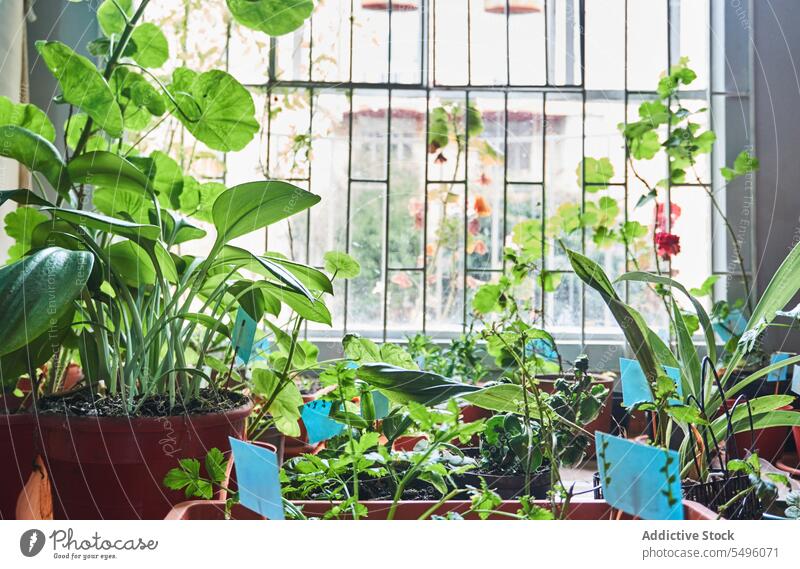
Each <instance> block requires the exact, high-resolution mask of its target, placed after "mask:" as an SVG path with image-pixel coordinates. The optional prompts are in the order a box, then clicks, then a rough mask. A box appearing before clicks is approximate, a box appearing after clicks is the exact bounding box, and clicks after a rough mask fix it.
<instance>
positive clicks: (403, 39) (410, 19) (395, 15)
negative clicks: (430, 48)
mask: <svg viewBox="0 0 800 569" xmlns="http://www.w3.org/2000/svg"><path fill="white" fill-rule="evenodd" d="M398 5H400V3H399V2H397V1H395V2H394V4H393V7H392V45H391V50H392V72H391V80H392V82H395V83H415V84H419V83H420V81H421V79H422V41H421V37H422V16H423V15H424V13H423V12H422V11H421V10H419V8H418V6H417V2H416V1H415V0H411V1H410V2H409V1H408V0H405V1H404V2H403V5H406V6H408V7H409V9H407V10H398ZM412 8H414V9H412Z"/></svg>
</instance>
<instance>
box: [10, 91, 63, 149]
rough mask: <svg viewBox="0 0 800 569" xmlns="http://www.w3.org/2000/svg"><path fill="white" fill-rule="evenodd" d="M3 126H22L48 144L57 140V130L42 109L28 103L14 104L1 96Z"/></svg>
mask: <svg viewBox="0 0 800 569" xmlns="http://www.w3.org/2000/svg"><path fill="white" fill-rule="evenodd" d="M3 125H14V126H21V127H22V128H26V129H28V130H29V131H31V132H33V133H35V134H38V135H39V136H41V137H42V138H44V139H45V140H47V141H48V142H54V141H55V139H56V129H55V128H54V127H53V123H52V122H50V119H49V118H48V117H47V115H46V114H45V112H44V111H43V110H42V109H40V108H39V107H37V106H36V105H31V104H27V103H14V102H13V101H12V100H11V99H9V98H8V97H3V96H0V126H3Z"/></svg>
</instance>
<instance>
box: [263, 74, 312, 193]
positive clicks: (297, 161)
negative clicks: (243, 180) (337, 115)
mask: <svg viewBox="0 0 800 569" xmlns="http://www.w3.org/2000/svg"><path fill="white" fill-rule="evenodd" d="M270 109H271V118H270V140H269V173H270V177H271V178H277V179H287V178H289V179H297V178H307V177H308V162H309V159H310V156H309V149H310V142H311V141H310V137H309V131H310V128H311V104H310V100H309V92H308V91H307V90H305V89H287V90H284V89H274V90H273V91H272V101H271V102H270Z"/></svg>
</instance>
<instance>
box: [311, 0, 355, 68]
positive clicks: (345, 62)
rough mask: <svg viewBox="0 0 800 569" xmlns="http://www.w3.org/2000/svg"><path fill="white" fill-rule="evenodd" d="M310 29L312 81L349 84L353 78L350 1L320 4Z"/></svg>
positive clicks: (340, 0)
mask: <svg viewBox="0 0 800 569" xmlns="http://www.w3.org/2000/svg"><path fill="white" fill-rule="evenodd" d="M310 27H311V31H312V38H311V39H312V42H313V47H312V58H313V61H312V62H311V78H312V79H313V80H315V81H347V79H348V77H349V76H350V0H325V2H319V3H318V4H317V6H316V9H315V10H314V17H313V20H312V22H311V26H310Z"/></svg>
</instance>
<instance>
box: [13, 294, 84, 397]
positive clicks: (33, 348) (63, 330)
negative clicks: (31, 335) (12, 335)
mask: <svg viewBox="0 0 800 569" xmlns="http://www.w3.org/2000/svg"><path fill="white" fill-rule="evenodd" d="M74 313H75V311H74V310H72V309H69V310H67V311H66V312H65V313H64V315H63V316H62V317H61V318H60V319H59V320H58V322H57V323H56V324H55V325H54V326H53V328H52V329H48V330H47V331H46V332H44V333H43V334H41V335H40V336H39V337H38V338H35V339H33V340H31V341H30V342H28V343H27V344H26V345H24V346H22V347H21V348H18V349H16V350H14V351H13V352H11V353H8V354H5V355H3V356H0V387H2V388H3V390H9V389H13V388H14V386H16V384H17V381H18V380H19V378H20V376H22V375H25V374H27V373H29V372H30V370H32V369H36V368H38V367H40V366H41V365H43V364H44V363H46V362H47V361H48V360H50V358H52V357H53V355H54V354H55V353H56V352H57V351H58V350H59V349H60V348H61V344H62V342H63V341H64V338H65V337H66V335H67V333H68V332H69V326H70V324H71V323H72V319H73V315H74Z"/></svg>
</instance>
